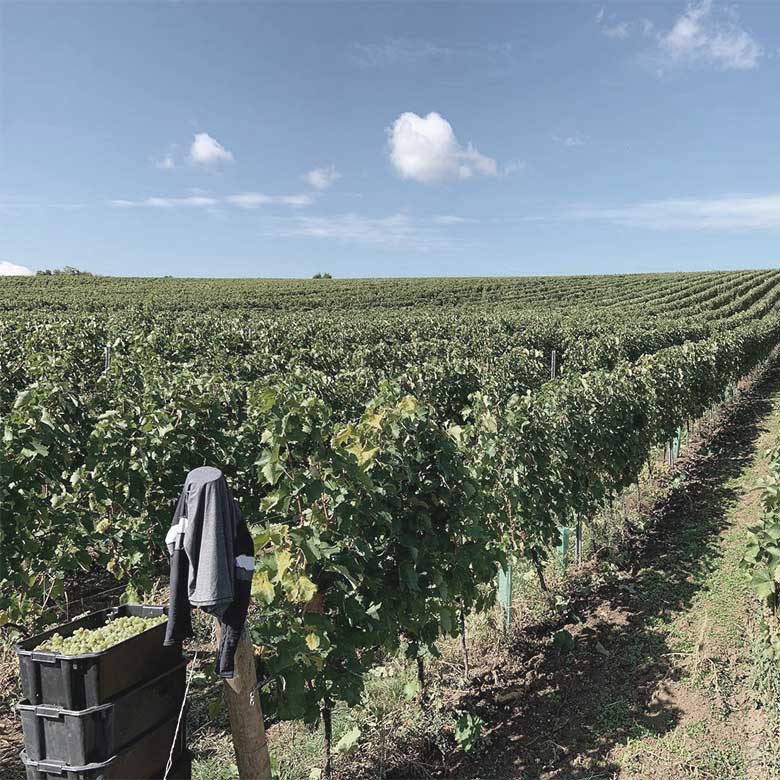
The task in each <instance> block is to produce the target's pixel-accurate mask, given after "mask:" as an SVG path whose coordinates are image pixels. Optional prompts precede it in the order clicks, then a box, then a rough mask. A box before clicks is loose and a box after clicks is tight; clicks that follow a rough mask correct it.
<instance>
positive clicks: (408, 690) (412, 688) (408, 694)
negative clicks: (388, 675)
mask: <svg viewBox="0 0 780 780" xmlns="http://www.w3.org/2000/svg"><path fill="white" fill-rule="evenodd" d="M419 693H420V681H419V680H417V679H414V680H409V682H408V683H406V685H404V698H405V699H407V700H408V701H411V700H412V699H414V698H415V697H416V696H417V695H418V694H419Z"/></svg>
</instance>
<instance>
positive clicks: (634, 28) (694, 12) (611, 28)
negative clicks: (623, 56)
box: [596, 0, 764, 73]
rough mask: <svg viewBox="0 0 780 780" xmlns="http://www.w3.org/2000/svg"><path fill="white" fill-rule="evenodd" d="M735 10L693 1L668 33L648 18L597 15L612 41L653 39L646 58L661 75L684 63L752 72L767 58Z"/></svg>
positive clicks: (711, 3)
mask: <svg viewBox="0 0 780 780" xmlns="http://www.w3.org/2000/svg"><path fill="white" fill-rule="evenodd" d="M738 21H739V20H738V18H737V16H736V13H735V11H734V10H733V9H731V8H729V7H726V8H725V10H720V11H719V10H718V9H717V8H716V7H715V5H714V4H713V2H712V0H698V2H691V3H690V4H689V5H688V7H687V8H686V9H685V12H684V13H683V14H682V15H681V16H680V17H679V18H677V19H676V20H675V22H674V24H673V25H672V27H671V29H669V30H668V31H666V32H657V33H656V32H655V26H654V25H653V23H652V22H651V21H650V20H649V19H646V18H639V19H633V20H622V21H618V20H617V19H616V18H615V15H614V14H612V13H607V12H606V10H605V9H604V8H601V10H600V11H599V12H598V13H597V14H596V24H597V26H598V27H599V29H600V30H601V32H602V33H603V34H604V35H606V36H607V37H609V38H615V39H623V40H625V39H627V38H629V37H630V36H632V35H633V34H634V33H635V32H637V33H639V34H640V35H642V36H644V37H645V38H651V39H652V40H653V50H652V51H650V52H645V54H644V55H643V59H645V60H648V61H649V62H650V63H652V64H653V65H654V66H655V67H656V68H657V69H659V72H661V73H662V72H663V69H664V68H665V67H671V66H674V65H681V64H702V65H711V66H714V67H717V68H720V69H721V70H750V69H752V68H755V67H758V64H759V60H760V59H761V57H762V56H763V53H764V52H763V49H762V47H761V45H760V44H759V43H758V42H757V41H756V40H755V39H754V38H753V36H752V35H750V33H749V32H747V31H746V30H743V29H742V28H741V27H740V26H739V24H738Z"/></svg>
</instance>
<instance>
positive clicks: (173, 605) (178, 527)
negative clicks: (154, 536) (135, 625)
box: [163, 492, 193, 645]
mask: <svg viewBox="0 0 780 780" xmlns="http://www.w3.org/2000/svg"><path fill="white" fill-rule="evenodd" d="M185 508H186V499H185V495H184V492H182V495H181V496H180V497H179V503H178V504H177V506H176V511H175V512H174V514H173V523H172V525H171V527H170V529H169V530H168V535H167V536H166V537H165V544H166V546H167V547H168V553H169V554H170V556H171V581H170V595H169V597H168V624H167V626H166V629H165V640H164V642H163V644H166V645H174V644H177V643H179V642H181V641H182V640H184V639H187V638H188V637H191V636H193V631H192V615H191V614H190V602H189V598H188V595H187V579H188V576H189V560H188V559H187V555H186V553H185V552H184V549H183V537H184V532H185V530H186V525H187V518H186V516H184V511H185Z"/></svg>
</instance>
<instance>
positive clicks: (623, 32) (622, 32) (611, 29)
mask: <svg viewBox="0 0 780 780" xmlns="http://www.w3.org/2000/svg"><path fill="white" fill-rule="evenodd" d="M601 32H603V33H604V35H606V36H607V38H617V39H618V40H621V41H622V40H625V39H626V38H628V36H629V35H630V34H631V23H630V22H618V23H616V24H605V25H604V26H603V27H602V28H601Z"/></svg>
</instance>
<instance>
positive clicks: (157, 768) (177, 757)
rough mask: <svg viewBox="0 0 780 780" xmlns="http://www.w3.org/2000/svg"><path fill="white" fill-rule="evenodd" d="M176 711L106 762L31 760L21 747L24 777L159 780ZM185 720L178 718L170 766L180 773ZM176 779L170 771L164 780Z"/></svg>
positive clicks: (40, 779)
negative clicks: (75, 762) (179, 723)
mask: <svg viewBox="0 0 780 780" xmlns="http://www.w3.org/2000/svg"><path fill="white" fill-rule="evenodd" d="M177 720H178V713H176V715H174V716H173V717H172V718H169V719H168V720H167V721H166V722H165V723H163V724H161V725H159V726H157V727H155V728H153V729H151V730H150V731H147V732H146V734H144V735H143V736H142V737H140V738H139V739H137V740H136V741H135V742H133V743H132V744H131V745H128V746H127V747H125V748H124V749H123V750H121V751H119V753H117V754H116V755H115V756H112V757H111V758H109V759H108V760H107V761H94V762H92V763H89V764H83V765H74V764H66V763H63V762H61V761H51V760H46V761H33V760H32V759H30V758H28V757H27V753H26V752H25V751H24V750H23V751H22V753H21V759H22V763H23V764H24V768H25V771H26V772H27V780H162V776H163V773H164V772H165V765H166V764H167V763H168V756H169V754H170V751H171V745H172V744H173V737H174V734H175V733H176V723H177ZM185 722H186V719H185V718H184V717H182V722H181V725H180V726H179V733H178V735H177V736H176V746H175V748H174V751H173V752H174V767H175V768H176V770H177V772H182V771H183V770H184V768H186V766H187V759H188V757H187V753H186V742H187V740H186V734H185ZM182 764H183V766H182ZM173 778H176V780H178V775H176V774H174V772H173V771H171V772H170V773H169V774H168V780H173Z"/></svg>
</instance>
